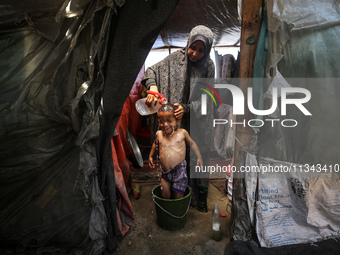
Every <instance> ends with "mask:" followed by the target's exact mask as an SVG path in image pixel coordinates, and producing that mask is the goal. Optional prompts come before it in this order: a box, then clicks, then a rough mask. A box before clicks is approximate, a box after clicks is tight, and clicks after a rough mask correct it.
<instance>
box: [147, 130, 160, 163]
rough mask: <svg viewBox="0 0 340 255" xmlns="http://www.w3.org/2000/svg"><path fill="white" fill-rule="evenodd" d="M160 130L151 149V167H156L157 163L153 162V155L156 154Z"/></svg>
mask: <svg viewBox="0 0 340 255" xmlns="http://www.w3.org/2000/svg"><path fill="white" fill-rule="evenodd" d="M157 137H158V131H157V133H156V138H155V141H154V142H153V144H152V146H151V150H150V154H149V166H150V167H151V168H155V164H154V163H153V156H154V155H155V151H156V141H158V138H157Z"/></svg>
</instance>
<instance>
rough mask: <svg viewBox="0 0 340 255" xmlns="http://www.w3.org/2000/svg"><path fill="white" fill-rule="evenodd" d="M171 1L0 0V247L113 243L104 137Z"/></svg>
mask: <svg viewBox="0 0 340 255" xmlns="http://www.w3.org/2000/svg"><path fill="white" fill-rule="evenodd" d="M177 2H178V1H177V0H176V1H175V0H174V1H126V2H125V1H123V0H121V1H118V0H117V1H109V0H108V1H99V0H98V1H97V0H94V1H91V0H78V1H77V0H76V1H62V0H59V1H58V0H56V1H47V0H40V1H2V3H1V4H0V13H1V14H0V58H1V61H0V81H1V83H0V84H1V85H0V122H1V125H0V135H1V143H0V194H1V195H0V197H1V199H0V208H1V209H0V245H1V247H2V248H1V249H5V248H6V249H7V248H9V249H12V247H15V249H16V250H15V251H16V252H20V251H24V250H30V249H37V252H38V253H44V252H51V253H52V252H58V251H60V252H71V251H73V252H77V251H78V252H79V251H80V252H83V253H86V254H100V253H102V252H103V251H104V249H105V247H106V248H107V249H109V250H112V249H114V247H115V245H116V242H117V238H118V237H119V236H120V235H121V233H120V231H119V229H118V227H117V215H116V210H115V206H116V205H115V203H116V193H115V192H116V190H115V176H114V167H113V158H112V150H111V138H112V136H113V132H114V129H115V126H116V124H117V122H118V119H119V116H120V113H121V110H122V107H123V104H124V101H125V99H126V98H127V96H128V94H129V91H130V89H131V87H132V85H133V83H134V80H135V78H136V76H137V74H138V72H139V70H140V68H141V67H142V65H143V63H144V60H145V58H146V56H147V54H148V52H149V50H150V48H151V47H152V45H153V43H154V41H155V39H156V37H157V35H158V34H159V32H160V30H161V28H162V26H163V25H164V24H165V22H166V20H167V18H168V17H169V15H170V13H171V12H172V11H173V9H174V7H175V6H176V4H177ZM13 249H14V248H13ZM0 251H1V250H0Z"/></svg>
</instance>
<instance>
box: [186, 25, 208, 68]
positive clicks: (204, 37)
mask: <svg viewBox="0 0 340 255" xmlns="http://www.w3.org/2000/svg"><path fill="white" fill-rule="evenodd" d="M213 40H214V34H213V32H212V31H211V30H210V29H209V28H207V27H206V26H203V25H199V26H196V27H194V28H193V29H192V30H191V32H190V34H189V38H188V43H187V46H186V47H185V52H186V55H187V53H188V49H189V47H190V45H191V44H193V43H194V42H196V41H202V42H203V44H204V48H205V50H204V56H203V58H202V59H200V60H199V61H197V62H196V63H201V62H204V61H206V59H207V58H208V59H209V58H210V56H209V55H210V50H211V46H212V43H213Z"/></svg>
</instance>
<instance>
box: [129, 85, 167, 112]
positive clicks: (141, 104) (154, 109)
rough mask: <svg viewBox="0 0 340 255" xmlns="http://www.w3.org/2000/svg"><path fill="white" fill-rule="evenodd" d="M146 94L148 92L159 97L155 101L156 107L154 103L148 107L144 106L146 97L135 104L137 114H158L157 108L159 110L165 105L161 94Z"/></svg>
mask: <svg viewBox="0 0 340 255" xmlns="http://www.w3.org/2000/svg"><path fill="white" fill-rule="evenodd" d="M147 92H148V94H153V95H157V96H159V100H158V101H157V104H156V105H155V104H154V103H152V104H151V105H150V106H147V105H146V104H145V101H146V97H145V98H142V99H139V100H138V101H137V102H136V104H135V106H136V110H137V112H138V113H139V114H140V115H142V116H145V115H150V114H154V113H156V112H158V110H159V108H161V106H162V105H164V104H166V103H167V99H166V98H165V97H163V95H162V94H160V93H157V92H154V91H150V90H148V91H147Z"/></svg>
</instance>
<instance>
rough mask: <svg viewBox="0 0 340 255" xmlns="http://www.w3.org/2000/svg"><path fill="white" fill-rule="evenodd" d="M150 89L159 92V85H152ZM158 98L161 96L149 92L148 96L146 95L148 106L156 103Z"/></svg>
mask: <svg viewBox="0 0 340 255" xmlns="http://www.w3.org/2000/svg"><path fill="white" fill-rule="evenodd" d="M149 90H150V91H154V92H157V93H159V92H158V88H157V86H150V88H149ZM158 98H159V97H158V96H157V95H152V94H148V96H147V97H146V100H145V104H146V105H147V106H151V105H152V104H154V105H156V104H157V101H158Z"/></svg>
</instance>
